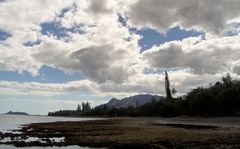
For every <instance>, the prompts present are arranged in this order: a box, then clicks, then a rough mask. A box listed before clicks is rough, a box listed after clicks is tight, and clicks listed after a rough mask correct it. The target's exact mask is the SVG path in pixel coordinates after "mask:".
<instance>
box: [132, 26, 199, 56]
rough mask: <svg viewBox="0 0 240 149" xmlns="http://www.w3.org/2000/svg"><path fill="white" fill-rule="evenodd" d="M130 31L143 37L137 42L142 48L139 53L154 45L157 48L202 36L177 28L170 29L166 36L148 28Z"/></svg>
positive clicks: (192, 31) (193, 31)
mask: <svg viewBox="0 0 240 149" xmlns="http://www.w3.org/2000/svg"><path fill="white" fill-rule="evenodd" d="M130 31H132V32H134V33H136V34H139V35H141V36H143V38H142V39H140V40H139V42H138V44H139V46H141V48H142V49H141V52H143V51H145V50H148V49H150V48H151V47H152V46H154V45H156V46H158V45H160V44H163V43H165V42H169V41H173V40H182V39H184V38H188V37H197V36H200V35H204V33H202V32H197V31H195V30H190V31H187V30H182V29H180V28H179V27H174V28H171V29H170V30H169V31H168V32H167V33H166V34H161V33H160V32H158V31H156V30H154V29H150V28H147V29H141V30H137V29H130Z"/></svg>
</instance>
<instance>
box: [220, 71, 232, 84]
mask: <svg viewBox="0 0 240 149" xmlns="http://www.w3.org/2000/svg"><path fill="white" fill-rule="evenodd" d="M222 81H223V84H224V85H227V86H228V85H230V84H231V83H232V77H231V75H230V73H229V72H228V73H227V75H226V77H223V78H222Z"/></svg>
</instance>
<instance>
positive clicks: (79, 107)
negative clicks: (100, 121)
mask: <svg viewBox="0 0 240 149" xmlns="http://www.w3.org/2000/svg"><path fill="white" fill-rule="evenodd" d="M76 111H77V112H80V111H82V108H81V105H79V104H78V106H77V110H76Z"/></svg>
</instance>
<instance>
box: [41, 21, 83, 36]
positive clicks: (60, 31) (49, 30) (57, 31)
mask: <svg viewBox="0 0 240 149" xmlns="http://www.w3.org/2000/svg"><path fill="white" fill-rule="evenodd" d="M41 28H42V29H41V33H42V34H43V35H53V36H56V37H57V39H65V40H66V38H68V37H69V36H68V32H71V33H79V34H84V31H83V30H81V28H82V26H81V25H80V26H75V27H73V28H65V27H62V26H61V25H60V24H59V23H58V22H54V21H53V22H45V23H42V24H41Z"/></svg>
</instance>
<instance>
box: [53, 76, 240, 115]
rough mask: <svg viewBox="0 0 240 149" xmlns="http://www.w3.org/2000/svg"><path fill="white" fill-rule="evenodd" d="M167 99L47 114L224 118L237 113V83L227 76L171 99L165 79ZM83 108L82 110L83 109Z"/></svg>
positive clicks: (239, 93) (239, 92)
mask: <svg viewBox="0 0 240 149" xmlns="http://www.w3.org/2000/svg"><path fill="white" fill-rule="evenodd" d="M165 81H166V82H165V87H166V93H167V96H166V98H165V99H162V100H160V101H155V100H154V99H152V102H150V103H147V104H145V105H143V106H139V107H135V108H134V107H128V108H107V107H106V106H103V107H96V108H94V109H91V108H90V104H89V103H88V108H87V109H86V108H84V109H81V108H80V110H79V106H78V109H77V110H76V111H57V112H54V113H49V115H54V116H60V115H61V116H105V117H107V116H109V117H116V116H164V117H172V116H179V115H192V116H227V115H237V114H239V112H240V81H239V80H232V78H231V76H230V75H229V74H227V76H226V77H223V78H222V81H221V82H217V83H215V84H214V85H212V86H209V87H208V88H203V87H198V88H196V89H193V90H192V91H190V92H189V93H188V94H187V95H185V96H182V97H178V98H173V97H172V93H173V92H176V90H175V89H174V90H172V91H171V92H170V84H169V79H168V75H167V73H166V77H165ZM83 107H84V106H83Z"/></svg>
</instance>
